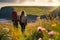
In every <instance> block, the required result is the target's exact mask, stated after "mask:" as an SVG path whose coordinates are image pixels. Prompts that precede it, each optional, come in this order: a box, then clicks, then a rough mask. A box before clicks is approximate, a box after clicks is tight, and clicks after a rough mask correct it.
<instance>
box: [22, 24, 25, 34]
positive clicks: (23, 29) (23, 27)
mask: <svg viewBox="0 0 60 40" xmlns="http://www.w3.org/2000/svg"><path fill="white" fill-rule="evenodd" d="M21 31H22V33H24V31H25V25H24V24H23V23H22V24H21Z"/></svg>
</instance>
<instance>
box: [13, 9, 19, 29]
mask: <svg viewBox="0 0 60 40" xmlns="http://www.w3.org/2000/svg"><path fill="white" fill-rule="evenodd" d="M12 22H13V25H14V27H15V28H18V14H17V11H16V10H13V11H12Z"/></svg>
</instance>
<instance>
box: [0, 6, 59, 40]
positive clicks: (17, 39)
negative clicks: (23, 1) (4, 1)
mask: <svg viewBox="0 0 60 40" xmlns="http://www.w3.org/2000/svg"><path fill="white" fill-rule="evenodd" d="M13 8H14V9H16V10H17V11H18V14H19V15H20V12H21V10H25V11H26V14H32V15H38V16H40V15H42V14H48V13H50V12H52V11H53V10H55V9H56V7H51V8H46V7H45V8H44V7H13ZM52 25H53V26H52ZM37 27H43V28H46V30H47V33H45V32H43V35H44V37H43V40H48V39H49V35H48V31H51V30H53V31H55V32H56V35H54V40H60V21H58V20H52V21H51V20H44V21H41V20H40V19H39V18H38V19H37V21H36V22H35V23H33V22H31V23H28V24H27V26H26V29H25V33H24V34H22V32H21V26H20V25H19V28H18V29H16V28H15V27H14V26H13V24H12V22H10V23H9V22H0V31H2V29H3V28H8V29H9V30H10V31H9V34H10V35H11V36H12V39H13V40H37V37H36V36H35V35H34V34H37V33H36V32H37ZM0 35H1V32H0ZM39 35H41V34H39ZM39 35H38V34H37V36H39ZM4 40H5V39H4ZM6 40H7V39H6Z"/></svg>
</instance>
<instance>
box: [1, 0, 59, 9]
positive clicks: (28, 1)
mask: <svg viewBox="0 0 60 40" xmlns="http://www.w3.org/2000/svg"><path fill="white" fill-rule="evenodd" d="M4 6H60V0H0V8H1V7H4Z"/></svg>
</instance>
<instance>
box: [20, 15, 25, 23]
mask: <svg viewBox="0 0 60 40" xmlns="http://www.w3.org/2000/svg"><path fill="white" fill-rule="evenodd" d="M21 22H22V23H25V22H26V16H25V15H24V16H22V17H21Z"/></svg>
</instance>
